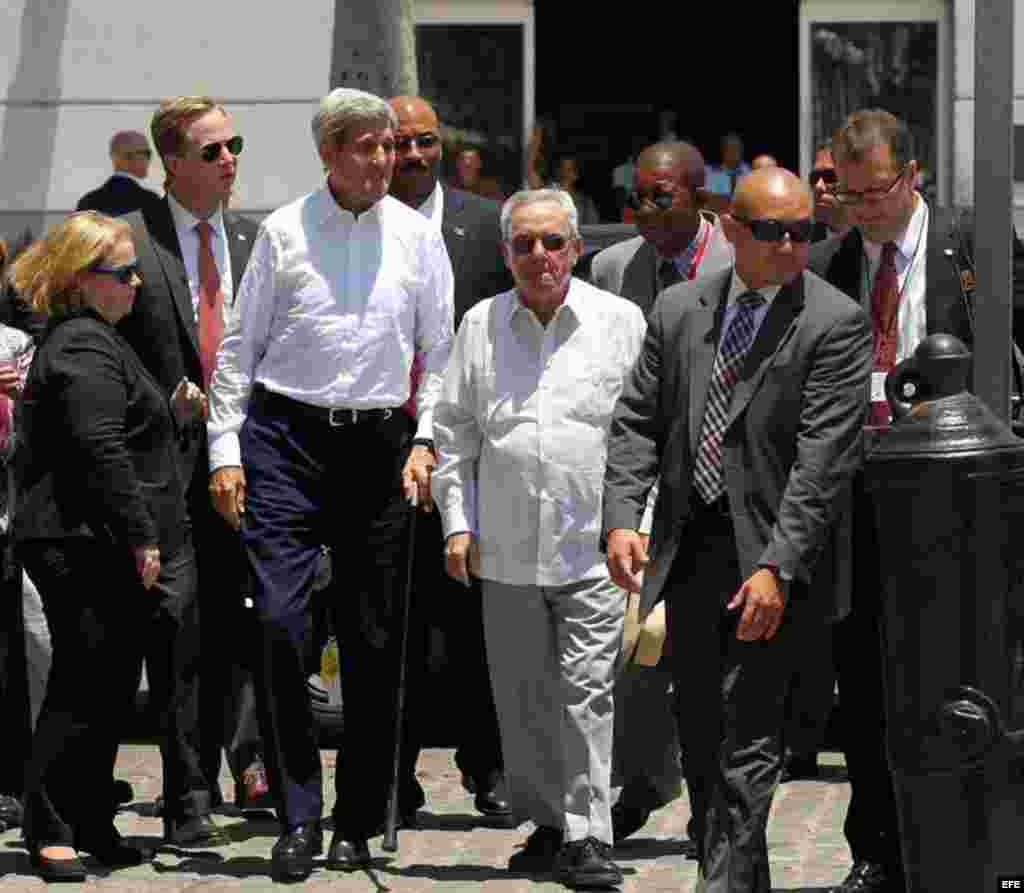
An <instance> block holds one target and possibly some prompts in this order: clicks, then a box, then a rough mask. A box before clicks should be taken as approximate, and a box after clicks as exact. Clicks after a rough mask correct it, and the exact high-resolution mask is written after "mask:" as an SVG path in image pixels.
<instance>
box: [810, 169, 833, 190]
mask: <svg viewBox="0 0 1024 893" xmlns="http://www.w3.org/2000/svg"><path fill="white" fill-rule="evenodd" d="M818 180H821V181H822V182H823V183H824V184H825V185H826V186H834V185H835V184H836V183H838V182H839V176H838V175H837V174H836V171H835V168H832V167H816V168H815V169H814V170H813V171H811V173H810V174H809V175H808V177H807V181H808V182H809V183H810V184H811V185H812V186H816V185H817V183H818Z"/></svg>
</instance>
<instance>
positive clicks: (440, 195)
mask: <svg viewBox="0 0 1024 893" xmlns="http://www.w3.org/2000/svg"><path fill="white" fill-rule="evenodd" d="M416 210H417V211H419V212H420V213H421V214H422V215H423V216H424V217H426V218H427V220H429V221H430V222H431V223H433V224H434V226H436V227H437V228H438V229H440V228H441V218H442V217H443V216H444V190H443V189H441V183H440V181H438V182H436V183H435V184H434V191H433V192H431V193H430V195H429V196H427V200H426V201H425V202H423V204H422V205H420V206H419V207H418V208H417V209H416Z"/></svg>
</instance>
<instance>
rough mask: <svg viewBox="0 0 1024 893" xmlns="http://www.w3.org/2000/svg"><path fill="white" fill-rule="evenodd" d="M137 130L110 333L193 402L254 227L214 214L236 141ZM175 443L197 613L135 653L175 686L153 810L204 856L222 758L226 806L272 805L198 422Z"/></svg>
mask: <svg viewBox="0 0 1024 893" xmlns="http://www.w3.org/2000/svg"><path fill="white" fill-rule="evenodd" d="M150 131H151V135H152V138H153V144H154V145H155V146H156V149H157V152H158V153H159V154H160V159H161V161H162V162H163V165H164V169H165V171H166V181H165V187H166V193H167V194H166V196H165V197H164V198H163V200H161V201H158V202H155V203H152V204H150V205H148V206H146V207H144V208H142V209H141V210H140V211H138V212H136V213H133V214H130V215H128V216H127V217H126V219H127V220H128V222H129V223H130V224H131V226H132V231H133V240H134V242H135V246H136V251H137V253H138V262H139V270H140V273H141V276H142V285H141V286H140V287H139V291H138V297H137V298H136V302H135V307H134V310H133V312H132V313H130V314H129V315H128V316H127V317H125V319H124V320H123V321H122V322H121V323H120V325H119V326H118V328H119V330H120V331H121V333H122V334H123V335H124V336H125V337H126V338H127V339H128V341H129V343H130V344H131V345H132V347H133V348H134V349H135V351H136V353H137V354H138V355H139V357H140V359H141V360H142V362H143V363H144V364H145V366H146V368H147V369H148V370H149V372H150V373H151V374H152V375H153V377H154V378H155V379H156V380H157V381H158V382H159V383H160V385H161V386H162V387H163V388H164V390H165V391H166V392H167V393H168V394H170V393H172V392H173V391H174V390H175V389H176V388H177V387H179V385H180V383H181V382H182V381H188V382H190V383H194V384H195V385H197V386H198V387H200V388H201V389H202V390H203V392H204V393H205V392H206V391H207V389H208V387H209V382H210V376H211V374H212V372H213V366H214V361H215V358H216V355H217V348H218V346H219V344H220V339H221V337H222V334H223V331H224V325H225V319H226V317H227V315H228V313H229V311H230V308H231V306H232V304H233V301H234V295H235V294H236V293H237V290H238V283H239V281H240V280H241V278H242V273H243V272H244V270H245V266H246V263H247V262H248V259H249V252H250V250H251V248H252V244H253V241H254V239H255V237H256V229H257V227H256V225H255V224H254V223H252V222H251V221H248V220H246V219H245V218H243V217H240V216H238V215H235V214H232V213H231V212H230V211H228V210H227V208H226V206H227V203H228V199H229V198H230V196H231V190H232V187H233V186H234V183H235V177H236V175H237V171H238V156H239V154H240V153H241V151H242V146H243V141H242V137H241V136H240V135H239V134H238V133H237V132H236V130H235V125H234V122H233V121H232V119H231V116H230V115H229V114H228V112H227V111H226V110H225V109H224V108H223V106H222V105H221V104H220V102H219V101H218V100H216V99H213V98H211V97H208V96H179V97H176V98H173V99H168V100H165V101H164V102H162V103H161V104H160V107H159V108H158V109H157V111H156V112H155V113H154V115H153V119H152V122H151V125H150ZM181 443H182V454H181V459H182V478H183V480H184V482H185V487H186V500H187V504H188V511H189V520H190V522H191V527H192V538H193V542H194V544H195V551H196V562H197V565H198V574H199V586H198V597H197V598H198V603H185V602H180V603H179V602H175V603H173V605H172V608H171V609H170V610H169V612H168V614H167V616H166V617H164V618H163V620H162V624H161V626H162V629H163V630H164V637H163V639H162V640H161V641H159V642H154V643H152V647H151V649H150V651H149V652H147V672H148V678H149V680H150V687H151V691H152V690H153V689H154V669H156V683H157V685H156V688H157V690H163V688H165V687H167V685H169V684H170V683H166V684H165V681H164V680H163V678H162V676H161V674H164V675H167V676H170V677H171V683H173V685H175V686H179V687H180V688H181V693H180V695H178V696H177V697H176V698H175V700H174V701H173V703H160V704H156V705H154V707H155V709H156V710H157V711H167V710H172V711H173V715H172V717H171V719H170V728H171V729H172V730H173V731H174V735H173V738H174V741H175V747H174V748H173V757H174V759H176V760H178V761H179V762H180V763H181V764H182V766H184V767H185V768H184V769H183V770H182V771H186V772H187V774H188V777H189V779H190V784H191V787H192V790H191V793H190V795H189V797H188V798H186V799H185V800H184V801H183V802H178V803H171V802H166V801H165V802H164V803H163V807H162V810H163V819H164V829H165V835H166V837H167V839H168V841H169V842H172V843H174V844H177V845H179V846H189V845H196V846H206V845H210V844H218V843H226V842H227V839H226V838H225V837H224V835H223V834H222V833H221V832H220V831H219V830H218V828H217V826H216V825H215V824H214V823H213V821H212V819H211V818H210V816H209V812H210V809H211V806H217V805H219V803H220V801H221V794H220V787H219V784H218V780H217V779H218V775H219V773H220V764H221V756H220V752H221V748H222V747H223V748H225V749H226V750H227V753H228V763H229V765H230V768H231V771H232V774H233V776H234V778H235V782H236V802H237V803H238V805H239V806H240V807H242V808H249V807H255V808H259V807H264V808H266V807H267V806H268V805H270V804H271V802H272V801H271V800H270V798H269V789H268V785H267V779H266V772H265V768H264V765H263V762H262V752H263V748H262V745H261V741H260V734H259V729H258V725H257V722H256V712H255V694H254V689H253V681H252V673H251V669H250V668H251V666H252V661H253V660H254V659H255V649H256V631H255V621H254V619H253V618H252V617H251V611H248V610H246V608H245V605H244V599H245V596H246V594H247V591H248V579H249V578H248V574H247V572H246V570H245V567H244V562H243V559H242V553H241V546H240V544H239V540H238V535H237V533H236V532H235V531H234V530H232V529H231V528H230V527H229V526H228V525H227V524H226V523H225V522H224V521H223V519H221V518H220V516H219V515H218V514H217V513H216V512H215V511H214V509H213V506H212V504H211V501H210V495H209V492H208V481H209V478H208V467H209V464H208V458H207V457H208V450H207V438H206V425H205V422H204V420H203V419H198V420H197V421H196V422H195V423H194V424H192V425H191V426H190V427H188V428H187V429H186V430H185V431H184V432H183V434H182V441H181ZM200 614H201V616H202V623H201V625H200V621H199V616H200ZM197 672H198V674H199V675H198V678H197V675H196V674H197ZM197 699H198V700H197ZM158 715H159V714H158ZM165 771H166V769H165Z"/></svg>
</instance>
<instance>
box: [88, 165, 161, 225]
mask: <svg viewBox="0 0 1024 893" xmlns="http://www.w3.org/2000/svg"><path fill="white" fill-rule="evenodd" d="M159 202H160V196H159V195H157V194H156V193H155V192H153V191H152V190H150V189H146V187H145V186H140V185H139V184H138V183H136V182H135V180H133V179H132V178H131V177H122V176H118V175H117V174H115V175H114V176H112V177H111V178H110V179H109V180H107V182H106V183H104V184H103V185H102V186H100V187H99V188H98V189H94V190H92V192H87V193H86V194H85V195H83V196H82V197H81V198H80V199H79V200H78V204H77V205H75V210H76V211H100V212H101V213H103V214H109V215H110V216H111V217H120V216H121V215H122V214H130V213H131V212H132V211H137V210H138V209H139V208H145V207H148V206H150V205H154V204H158V203H159Z"/></svg>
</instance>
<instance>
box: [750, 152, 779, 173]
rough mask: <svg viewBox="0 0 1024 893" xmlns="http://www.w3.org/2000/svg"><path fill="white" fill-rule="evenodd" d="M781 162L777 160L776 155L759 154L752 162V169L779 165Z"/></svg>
mask: <svg viewBox="0 0 1024 893" xmlns="http://www.w3.org/2000/svg"><path fill="white" fill-rule="evenodd" d="M778 166H779V162H778V161H776V160H775V156H774V155H768V154H762V155H758V156H757V157H756V158H755V159H754V160H753V161H751V162H750V169H751V170H755V171H759V170H761V168H763V167H778Z"/></svg>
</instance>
